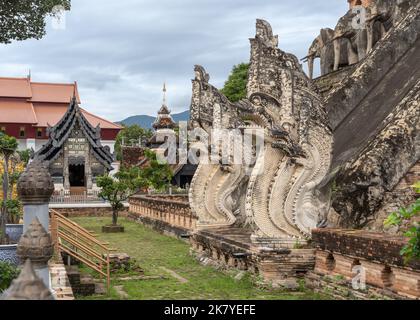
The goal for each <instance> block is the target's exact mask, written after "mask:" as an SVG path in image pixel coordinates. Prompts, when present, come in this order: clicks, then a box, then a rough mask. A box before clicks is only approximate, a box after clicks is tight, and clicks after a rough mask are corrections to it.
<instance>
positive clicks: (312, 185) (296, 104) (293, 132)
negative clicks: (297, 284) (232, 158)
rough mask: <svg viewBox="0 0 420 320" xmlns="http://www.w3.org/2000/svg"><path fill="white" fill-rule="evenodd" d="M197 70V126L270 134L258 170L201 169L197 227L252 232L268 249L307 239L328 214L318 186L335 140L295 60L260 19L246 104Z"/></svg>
mask: <svg viewBox="0 0 420 320" xmlns="http://www.w3.org/2000/svg"><path fill="white" fill-rule="evenodd" d="M195 72H196V76H195V79H194V80H193V95H192V102H191V123H192V126H193V127H194V128H201V129H204V130H205V131H206V132H207V133H210V130H211V129H239V130H242V131H241V132H244V130H245V129H248V128H249V129H253V128H260V129H261V130H263V132H264V137H263V138H264V144H263V148H262V149H263V150H260V151H261V152H258V153H257V152H256V150H253V152H254V153H255V158H256V161H255V163H254V164H251V165H238V164H236V165H235V164H232V165H230V164H229V165H226V164H217V163H216V164H205V163H200V165H199V167H198V169H197V171H196V174H195V176H194V179H193V181H192V184H191V188H190V205H191V208H192V210H193V211H194V212H195V214H196V215H197V216H198V217H199V226H201V227H205V228H210V227H220V226H229V225H235V226H241V227H247V228H252V230H253V236H252V239H253V241H255V242H258V243H261V244H264V245H267V244H271V245H279V246H286V247H290V246H292V245H293V244H295V242H296V241H297V240H298V239H299V240H300V241H304V240H305V239H307V238H309V237H310V233H311V229H312V228H315V227H316V226H317V225H319V224H320V223H325V219H326V212H328V205H329V204H328V203H324V202H323V201H321V200H320V199H321V198H322V197H320V195H319V194H318V193H319V191H318V185H319V184H320V182H321V181H322V180H323V178H324V177H325V175H326V174H327V172H328V170H329V166H330V162H331V151H332V134H331V130H330V128H329V126H328V120H327V116H326V113H325V112H324V109H323V106H322V102H321V100H320V98H319V97H318V96H317V95H316V94H315V93H314V92H313V91H312V90H311V85H310V80H309V79H308V77H307V76H306V75H305V74H304V72H303V71H302V68H301V66H300V64H299V62H298V60H297V58H296V57H295V56H293V55H291V54H287V53H285V52H283V51H281V50H280V49H279V48H278V38H277V36H274V35H273V32H272V30H271V27H270V25H269V24H268V23H267V22H266V21H263V20H257V32H256V36H255V38H254V39H251V64H250V70H249V74H248V84H247V92H248V93H247V95H248V96H247V99H244V100H242V101H240V102H237V103H231V102H229V101H228V99H227V98H226V97H224V96H223V95H222V94H221V93H220V92H219V91H218V90H217V89H216V88H215V87H214V86H212V85H210V84H209V75H208V74H207V73H206V71H205V70H204V69H203V68H202V67H201V66H196V67H195ZM261 130H260V131H258V132H261ZM249 151H252V150H249Z"/></svg>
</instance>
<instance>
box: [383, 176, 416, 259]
mask: <svg viewBox="0 0 420 320" xmlns="http://www.w3.org/2000/svg"><path fill="white" fill-rule="evenodd" d="M413 187H414V189H415V191H416V193H417V194H420V182H417V183H416V184H415V185H414V186H413ZM419 215H420V198H417V200H416V202H415V203H414V204H412V205H411V206H409V207H408V208H401V209H400V210H399V212H394V213H392V214H391V215H390V216H389V217H388V218H387V219H386V220H385V222H384V225H385V226H386V227H390V226H402V225H404V223H407V222H408V223H410V222H411V221H412V219H413V218H415V217H418V216H419ZM404 236H405V237H406V238H408V243H407V245H405V246H404V247H403V248H402V250H401V255H402V256H403V257H404V260H405V262H406V263H408V262H410V261H411V260H418V259H420V224H419V223H418V222H416V221H414V222H413V223H412V224H411V226H409V227H408V229H407V230H406V231H405V233H404Z"/></svg>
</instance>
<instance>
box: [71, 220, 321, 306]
mask: <svg viewBox="0 0 420 320" xmlns="http://www.w3.org/2000/svg"><path fill="white" fill-rule="evenodd" d="M73 220H74V221H75V222H77V223H79V224H80V225H82V226H83V227H85V228H87V229H89V230H91V231H94V232H96V233H98V234H99V235H100V236H99V237H100V238H101V239H102V240H104V241H108V242H109V243H110V244H111V247H113V248H116V249H118V252H125V253H128V254H129V255H130V257H132V258H134V259H136V260H137V262H138V263H139V265H140V266H141V267H142V268H143V269H144V271H145V275H146V276H164V278H163V279H149V280H128V281H118V280H115V277H116V276H117V275H115V274H114V279H113V280H112V289H111V291H110V294H109V295H107V296H92V297H87V299H121V296H120V295H119V294H118V293H117V291H116V290H115V288H114V286H123V290H124V291H125V292H126V293H127V294H128V296H129V299H151V300H152V299H163V300H164V299H180V300H182V299H227V300H230V299H321V298H323V297H322V296H320V295H318V294H315V293H313V292H310V291H308V290H305V289H304V288H302V289H301V290H300V291H299V292H287V291H283V290H279V289H272V288H269V287H267V286H265V287H263V286H261V285H257V284H256V282H257V281H258V279H255V277H253V276H251V275H249V274H246V275H245V276H244V277H243V278H242V279H241V280H239V281H238V280H235V279H234V276H235V275H237V274H238V272H239V271H229V272H221V271H217V270H215V269H214V268H212V267H205V266H202V265H200V264H199V263H198V262H197V261H196V260H195V259H194V258H193V257H192V256H191V255H190V253H189V251H190V248H189V245H188V243H186V242H183V241H181V240H177V239H174V238H171V237H168V236H164V235H161V234H159V233H157V232H155V231H153V230H151V229H149V228H147V227H144V226H142V225H140V224H137V223H134V222H131V221H128V220H126V219H120V220H119V222H120V223H121V224H122V225H124V227H125V230H126V231H125V233H121V234H103V233H101V226H103V225H105V224H109V223H110V218H96V217H93V218H92V217H89V218H74V219H73ZM161 267H164V268H166V269H170V270H172V271H174V272H175V273H177V274H178V275H180V276H181V277H183V278H185V279H187V280H188V282H186V283H182V282H180V281H179V280H178V279H176V278H175V277H173V276H172V275H171V274H169V273H167V272H166V271H164V270H162V269H161ZM85 299H86V298H85Z"/></svg>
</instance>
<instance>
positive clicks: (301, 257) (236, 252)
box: [190, 227, 315, 289]
mask: <svg viewBox="0 0 420 320" xmlns="http://www.w3.org/2000/svg"><path fill="white" fill-rule="evenodd" d="M190 240H191V243H192V248H193V250H194V252H195V254H196V256H197V258H198V259H199V260H200V261H201V262H204V263H205V264H214V265H218V266H221V267H226V268H236V269H239V270H244V271H249V272H251V273H254V274H258V275H260V276H261V277H262V278H263V279H264V280H265V281H266V282H268V283H271V284H273V285H275V286H284V287H287V288H289V289H293V288H297V287H298V283H297V280H298V279H300V278H303V277H304V275H305V274H306V273H307V272H308V271H310V270H313V268H314V265H315V250H314V249H291V248H287V249H286V248H284V249H282V248H269V247H261V246H256V245H255V244H254V243H252V241H251V231H248V230H245V229H243V228H233V227H226V228H218V229H208V230H200V231H197V232H194V233H193V234H192V236H191V238H190Z"/></svg>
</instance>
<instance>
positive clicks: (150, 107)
mask: <svg viewBox="0 0 420 320" xmlns="http://www.w3.org/2000/svg"><path fill="white" fill-rule="evenodd" d="M347 9H348V4H347V0H328V1H324V0H317V1H313V0H119V1H113V0H72V10H71V11H70V12H68V13H67V14H66V18H65V29H64V30H63V29H57V28H54V24H53V22H51V21H49V23H48V33H47V35H46V37H45V38H43V39H42V40H28V41H24V42H14V43H12V44H10V45H1V44H0V76H17V77H23V76H26V75H27V74H28V70H29V69H31V72H32V79H33V80H34V81H44V82H73V81H77V82H78V85H79V91H80V95H81V99H82V105H83V107H84V108H86V109H87V110H89V111H91V112H94V113H95V114H97V115H100V116H103V117H105V118H107V119H109V120H113V121H118V120H122V119H124V118H126V117H128V116H131V115H137V114H148V115H155V114H156V111H157V110H158V109H159V107H160V104H161V101H162V84H163V82H164V81H166V83H167V88H168V104H169V106H170V108H171V110H172V112H174V113H176V112H180V111H184V110H187V109H188V108H189V104H190V95H191V78H192V77H193V75H194V73H193V66H194V65H195V64H201V65H203V66H204V67H205V68H206V69H207V71H208V72H209V73H210V76H211V82H212V83H213V84H214V85H215V86H217V87H222V86H223V83H224V81H225V80H226V79H227V77H228V75H229V72H230V70H231V68H232V66H233V65H234V64H237V63H240V62H247V61H248V60H249V41H248V39H249V38H250V37H253V36H254V34H255V19H256V18H262V19H266V20H268V21H269V22H270V23H271V25H272V27H273V30H274V32H275V33H276V34H278V35H279V39H280V41H279V42H280V48H281V49H283V50H285V51H287V52H291V53H294V54H295V55H297V56H298V57H299V58H302V57H304V56H305V55H306V52H307V48H308V47H309V45H310V44H311V42H312V40H313V39H314V38H315V37H316V36H317V35H318V34H319V30H320V29H321V28H323V27H332V28H334V26H335V25H336V22H337V20H338V18H339V17H341V16H342V15H343V14H344V13H345V12H346V10H347ZM63 22H64V20H62V23H61V25H60V26H62V25H63Z"/></svg>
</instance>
